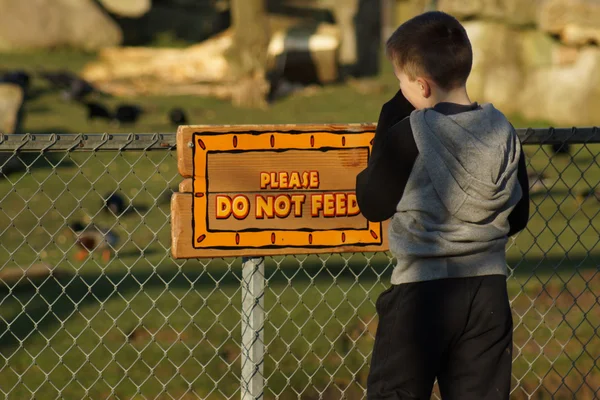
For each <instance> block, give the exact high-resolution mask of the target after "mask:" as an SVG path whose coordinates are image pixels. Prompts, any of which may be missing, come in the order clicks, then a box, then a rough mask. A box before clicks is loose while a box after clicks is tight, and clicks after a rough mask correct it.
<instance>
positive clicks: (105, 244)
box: [69, 222, 119, 262]
mask: <svg viewBox="0 0 600 400" xmlns="http://www.w3.org/2000/svg"><path fill="white" fill-rule="evenodd" d="M69 228H71V231H72V232H73V233H74V234H75V236H76V244H77V246H78V247H79V248H80V250H79V252H78V253H77V254H76V255H75V258H76V259H77V260H78V261H83V260H85V259H86V257H88V256H89V254H90V252H92V251H94V250H101V251H102V260H103V261H105V262H108V261H109V260H110V256H111V253H112V252H111V248H114V247H115V246H116V244H117V243H118V241H119V236H118V235H117V234H116V233H114V232H113V231H111V230H103V229H101V228H99V227H97V226H95V225H93V224H89V225H87V226H85V225H83V224H82V223H81V222H72V223H71V224H69Z"/></svg>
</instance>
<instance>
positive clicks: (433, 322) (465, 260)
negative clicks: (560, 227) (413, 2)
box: [356, 12, 529, 400]
mask: <svg viewBox="0 0 600 400" xmlns="http://www.w3.org/2000/svg"><path fill="white" fill-rule="evenodd" d="M387 54H388V56H389V58H390V59H391V61H392V63H393V66H394V72H395V75H396V77H397V78H398V80H399V81H400V92H398V94H397V95H396V96H395V97H394V98H393V99H392V100H391V101H390V102H388V103H386V104H385V105H384V106H383V109H382V112H381V115H380V117H379V124H378V126H377V132H376V134H375V141H374V143H373V148H372V153H371V157H370V159H369V163H368V166H367V168H366V169H365V170H364V171H362V172H361V173H360V174H359V175H358V176H357V180H356V193H357V199H358V204H359V207H360V209H361V212H362V213H363V215H364V216H365V217H366V218H367V219H368V220H370V221H384V220H387V219H389V218H391V221H390V227H389V246H390V251H391V253H392V254H393V255H394V257H395V258H396V259H397V264H396V266H395V267H394V270H393V272H392V277H391V283H392V286H391V287H390V288H389V289H387V290H386V291H384V292H383V293H382V294H381V295H380V296H379V298H378V299H377V303H376V306H375V307H376V310H377V314H378V316H379V325H378V327H377V333H376V338H375V344H374V348H373V358H372V360H371V369H370V371H369V377H368V381H367V398H368V399H369V400H376V399H377V400H379V399H382V400H383V399H386V400H388V399H389V400H391V399H394V400H395V399H421V400H425V399H429V398H430V396H431V392H432V388H433V384H434V381H435V379H436V378H437V380H438V383H439V387H440V391H441V394H442V398H443V399H444V400H446V399H460V400H470V399H473V400H475V399H476V400H484V399H508V398H509V393H510V384H511V363H512V328H513V323H512V316H511V310H510V303H509V300H508V295H507V288H506V274H507V268H506V253H505V245H506V243H507V240H508V236H511V235H513V234H515V233H516V232H518V231H520V230H522V229H524V228H525V226H526V224H527V220H528V216H529V196H528V187H529V185H528V181H527V173H526V169H525V157H524V154H523V151H522V149H521V144H520V142H519V139H518V137H517V135H516V132H515V130H514V128H513V127H512V125H511V124H510V123H509V122H508V121H507V119H506V118H505V117H504V115H503V114H502V113H501V112H500V111H498V110H496V109H495V108H494V107H493V106H492V105H491V104H482V105H479V104H477V103H473V102H471V100H470V99H469V96H468V94H467V91H466V81H467V78H468V76H469V74H470V72H471V66H472V58H473V54H472V49H471V44H470V41H469V38H468V37H467V33H466V31H465V29H464V28H463V27H462V25H461V24H460V23H459V22H458V21H457V20H456V19H455V18H453V17H452V16H450V15H448V14H445V13H442V12H428V13H425V14H422V15H419V16H417V17H415V18H413V19H411V20H409V21H407V22H406V23H404V24H403V25H401V26H400V27H399V28H398V29H397V30H396V32H395V33H394V34H393V35H392V36H391V37H390V38H389V40H388V42H387ZM409 115H410V116H409ZM408 116H409V117H408ZM405 117H408V118H405Z"/></svg>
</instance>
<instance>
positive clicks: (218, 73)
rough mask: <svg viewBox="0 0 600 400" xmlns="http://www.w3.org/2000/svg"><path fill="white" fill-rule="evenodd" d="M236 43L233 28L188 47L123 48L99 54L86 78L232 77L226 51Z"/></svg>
mask: <svg viewBox="0 0 600 400" xmlns="http://www.w3.org/2000/svg"><path fill="white" fill-rule="evenodd" d="M232 43H233V31H232V30H231V29H229V30H227V31H225V32H223V33H221V34H218V35H216V36H214V37H212V38H211V39H209V40H206V41H204V42H202V43H199V44H196V45H193V46H190V47H188V48H185V49H174V48H173V49H172V48H144V47H122V48H108V49H104V50H102V51H101V52H100V53H99V60H98V61H95V62H92V63H90V64H88V65H86V66H85V67H84V69H83V71H82V74H81V75H82V77H83V78H84V79H86V80H88V81H90V82H92V83H97V84H100V83H105V82H109V81H118V80H131V81H140V82H143V81H148V80H151V81H154V82H162V83H164V84H182V83H183V84H189V83H207V82H208V83H214V82H226V81H228V80H231V76H232V72H231V68H230V65H229V62H228V61H227V59H226V57H225V51H226V50H227V49H229V48H230V47H231V45H232Z"/></svg>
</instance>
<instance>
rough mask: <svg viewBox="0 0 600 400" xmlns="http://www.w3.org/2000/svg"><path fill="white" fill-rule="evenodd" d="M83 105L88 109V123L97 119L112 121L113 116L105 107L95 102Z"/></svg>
mask: <svg viewBox="0 0 600 400" xmlns="http://www.w3.org/2000/svg"><path fill="white" fill-rule="evenodd" d="M83 104H84V105H85V106H86V107H87V110H88V116H87V119H88V121H91V120H94V119H96V118H100V119H105V120H107V121H111V120H112V118H113V115H112V114H111V112H110V111H109V110H108V108H107V107H106V106H105V105H103V104H100V103H97V102H93V101H91V102H86V103H83Z"/></svg>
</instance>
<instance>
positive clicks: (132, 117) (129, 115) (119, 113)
mask: <svg viewBox="0 0 600 400" xmlns="http://www.w3.org/2000/svg"><path fill="white" fill-rule="evenodd" d="M143 112H144V110H143V109H142V108H141V107H140V106H138V105H135V104H121V105H119V106H118V107H117V110H116V111H115V114H114V116H113V120H114V121H115V122H117V123H118V124H119V125H121V124H135V123H136V122H137V121H138V119H139V118H140V115H142V114H143Z"/></svg>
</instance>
